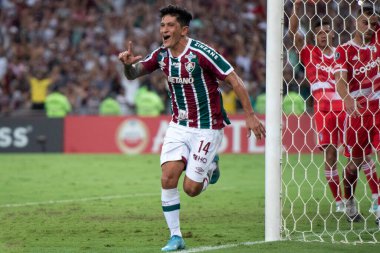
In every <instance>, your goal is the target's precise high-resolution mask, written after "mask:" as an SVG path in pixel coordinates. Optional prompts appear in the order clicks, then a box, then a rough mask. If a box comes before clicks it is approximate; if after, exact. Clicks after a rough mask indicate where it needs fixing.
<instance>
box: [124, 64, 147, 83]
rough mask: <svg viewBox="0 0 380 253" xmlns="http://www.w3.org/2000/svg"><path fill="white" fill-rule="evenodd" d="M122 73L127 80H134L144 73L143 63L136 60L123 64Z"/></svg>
mask: <svg viewBox="0 0 380 253" xmlns="http://www.w3.org/2000/svg"><path fill="white" fill-rule="evenodd" d="M124 74H125V76H126V77H127V79H128V80H134V79H136V78H137V77H140V76H143V75H145V74H146V71H145V69H144V67H143V65H142V64H141V63H140V62H138V63H136V64H132V65H124Z"/></svg>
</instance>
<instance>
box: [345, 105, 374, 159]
mask: <svg viewBox="0 0 380 253" xmlns="http://www.w3.org/2000/svg"><path fill="white" fill-rule="evenodd" d="M344 127H345V136H344V142H345V145H346V146H345V149H344V155H345V156H346V157H353V158H362V157H364V156H365V155H369V154H371V153H372V150H373V149H375V150H376V151H379V150H380V113H377V114H375V115H370V114H369V115H363V116H361V117H356V118H353V117H347V118H346V121H345V125H344Z"/></svg>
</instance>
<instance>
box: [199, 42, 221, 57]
mask: <svg viewBox="0 0 380 253" xmlns="http://www.w3.org/2000/svg"><path fill="white" fill-rule="evenodd" d="M194 47H197V48H200V49H202V51H203V52H205V53H206V54H208V55H209V56H210V57H212V58H214V60H218V58H219V56H218V54H217V53H216V52H215V51H214V50H212V49H211V48H209V47H208V46H206V45H204V44H201V43H199V42H197V43H195V45H194Z"/></svg>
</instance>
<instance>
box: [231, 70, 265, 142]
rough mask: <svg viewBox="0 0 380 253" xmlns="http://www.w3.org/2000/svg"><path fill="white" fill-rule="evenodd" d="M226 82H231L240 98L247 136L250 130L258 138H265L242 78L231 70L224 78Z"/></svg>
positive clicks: (262, 127)
mask: <svg viewBox="0 0 380 253" xmlns="http://www.w3.org/2000/svg"><path fill="white" fill-rule="evenodd" d="M225 81H226V82H228V83H229V84H231V86H232V88H233V89H234V92H235V93H236V95H237V97H238V98H239V100H240V103H241V105H242V106H243V109H244V113H245V116H246V126H247V130H248V137H250V136H251V131H253V133H254V134H255V136H256V138H257V139H258V140H261V138H265V135H266V134H265V128H264V126H263V124H262V123H261V122H260V120H259V119H258V118H257V117H256V115H255V112H254V111H253V108H252V105H251V102H250V99H249V95H248V92H247V89H246V88H245V85H244V83H243V80H241V78H240V77H239V76H238V75H237V74H236V72H235V71H232V72H231V73H230V74H229V75H228V76H227V77H226V79H225Z"/></svg>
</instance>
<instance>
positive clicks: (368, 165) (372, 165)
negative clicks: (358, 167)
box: [362, 159, 376, 170]
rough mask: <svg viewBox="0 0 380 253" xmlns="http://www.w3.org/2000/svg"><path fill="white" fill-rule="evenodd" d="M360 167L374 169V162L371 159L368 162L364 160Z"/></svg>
mask: <svg viewBox="0 0 380 253" xmlns="http://www.w3.org/2000/svg"><path fill="white" fill-rule="evenodd" d="M362 169H363V170H367V169H373V170H376V167H375V162H374V161H373V160H372V159H371V160H370V161H369V162H366V163H364V164H363V165H362Z"/></svg>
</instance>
